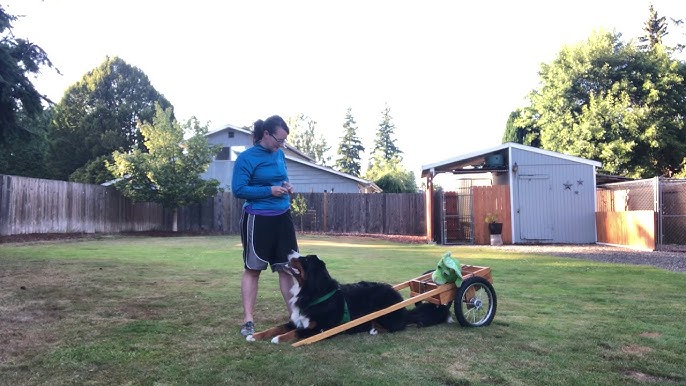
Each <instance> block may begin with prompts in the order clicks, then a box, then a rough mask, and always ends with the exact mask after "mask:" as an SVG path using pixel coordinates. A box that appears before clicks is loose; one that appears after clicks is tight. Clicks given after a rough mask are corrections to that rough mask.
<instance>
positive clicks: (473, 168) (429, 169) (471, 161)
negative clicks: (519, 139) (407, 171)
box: [422, 142, 602, 177]
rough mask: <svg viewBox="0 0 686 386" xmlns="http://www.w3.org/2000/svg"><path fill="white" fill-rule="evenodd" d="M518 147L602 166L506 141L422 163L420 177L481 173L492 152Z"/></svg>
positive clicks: (579, 158) (591, 161) (583, 159)
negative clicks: (440, 159)
mask: <svg viewBox="0 0 686 386" xmlns="http://www.w3.org/2000/svg"><path fill="white" fill-rule="evenodd" d="M511 148H514V149H520V150H525V151H530V152H533V153H538V154H543V155H547V156H551V157H556V158H561V159H565V160H568V161H573V162H578V163H582V164H587V165H591V166H595V167H600V166H602V163H600V162H598V161H593V160H588V159H585V158H581V157H575V156H571V155H567V154H562V153H557V152H554V151H550V150H544V149H539V148H537V147H533V146H526V145H522V144H519V143H514V142H507V143H503V144H502V145H498V146H495V147H492V148H489V149H485V150H480V151H476V152H473V153H467V154H463V155H459V156H456V157H452V158H448V159H445V160H443V161H439V162H434V163H431V164H426V165H422V177H426V176H428V175H429V174H430V173H431V174H436V173H462V172H464V173H475V172H478V173H483V172H487V171H489V167H488V165H487V162H486V161H487V157H488V156H490V155H494V154H503V155H505V154H504V153H506V152H508V151H509V149H511Z"/></svg>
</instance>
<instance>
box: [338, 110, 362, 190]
mask: <svg viewBox="0 0 686 386" xmlns="http://www.w3.org/2000/svg"><path fill="white" fill-rule="evenodd" d="M355 124H356V122H355V118H353V115H352V108H350V107H348V110H347V111H346V113H345V122H344V123H343V130H344V133H343V137H342V138H341V143H340V144H339V145H338V151H337V152H336V153H337V154H338V155H339V158H338V159H337V160H336V168H337V169H338V170H340V171H342V172H345V173H348V174H352V175H353V176H357V177H359V176H360V173H361V171H362V170H361V155H360V153H362V152H363V151H364V146H362V141H360V139H359V138H358V137H357V126H355Z"/></svg>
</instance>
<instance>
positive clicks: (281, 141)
mask: <svg viewBox="0 0 686 386" xmlns="http://www.w3.org/2000/svg"><path fill="white" fill-rule="evenodd" d="M268 134H269V135H270V136H271V137H272V138H274V140H275V141H276V143H278V144H279V145H280V146H283V144H284V143H286V138H284V139H278V138H276V137H275V136H274V134H272V133H268Z"/></svg>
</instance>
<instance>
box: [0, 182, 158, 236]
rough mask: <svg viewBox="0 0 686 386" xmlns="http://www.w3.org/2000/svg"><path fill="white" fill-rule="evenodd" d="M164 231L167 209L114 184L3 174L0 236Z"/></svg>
mask: <svg viewBox="0 0 686 386" xmlns="http://www.w3.org/2000/svg"><path fill="white" fill-rule="evenodd" d="M159 229H165V211H164V210H163V209H162V206H161V205H159V204H155V203H147V202H143V203H134V202H132V201H131V200H129V199H127V198H125V197H123V196H122V195H121V194H120V193H119V192H117V190H116V189H114V188H113V187H104V186H100V185H90V184H79V183H74V182H64V181H53V180H43V179H37V178H27V177H17V176H8V175H0V236H8V235H16V234H31V233H117V232H128V231H149V230H159Z"/></svg>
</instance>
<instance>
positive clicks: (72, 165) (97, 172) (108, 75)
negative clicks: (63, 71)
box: [48, 57, 171, 183]
mask: <svg viewBox="0 0 686 386" xmlns="http://www.w3.org/2000/svg"><path fill="white" fill-rule="evenodd" d="M155 103H159V104H160V106H161V107H162V108H163V109H166V108H168V107H171V104H170V103H169V101H167V100H166V99H165V98H164V96H162V95H161V94H160V93H159V92H157V90H155V88H154V87H153V86H152V85H151V84H150V81H149V80H148V77H147V76H146V75H145V74H144V73H143V71H141V70H140V69H138V68H136V67H134V66H131V65H129V64H127V63H126V62H125V61H124V60H122V59H120V58H118V57H113V58H110V57H107V58H106V59H105V61H104V62H103V63H102V64H101V65H100V66H99V67H98V68H96V69H94V70H92V71H90V72H88V73H87V74H86V75H85V76H84V77H83V78H82V79H81V81H79V82H77V83H76V84H74V85H72V86H70V87H69V88H68V89H67V91H66V92H65V94H64V97H63V98H62V100H61V101H60V102H59V103H58V104H57V105H56V106H55V118H54V121H53V123H54V124H53V126H52V127H51V130H50V133H49V139H50V149H49V152H48V156H49V159H50V161H51V162H50V166H51V172H52V174H53V176H54V178H57V179H67V178H68V177H70V175H71V174H72V173H74V171H75V170H77V169H79V168H81V167H84V166H85V168H84V169H82V170H81V171H79V173H76V174H75V175H74V176H72V178H71V180H72V181H80V182H91V183H100V182H104V181H103V180H102V179H101V178H106V176H107V171H106V169H105V166H104V163H103V162H102V158H101V157H103V156H108V155H110V154H112V152H113V151H115V150H118V151H120V152H129V151H132V150H134V149H138V150H144V149H145V145H144V143H143V136H142V133H141V132H140V129H139V127H138V126H137V122H139V121H141V122H150V121H152V118H153V116H154V114H155ZM64 149H69V151H64ZM89 162H93V163H94V164H93V165H87V164H88V163H89Z"/></svg>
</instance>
